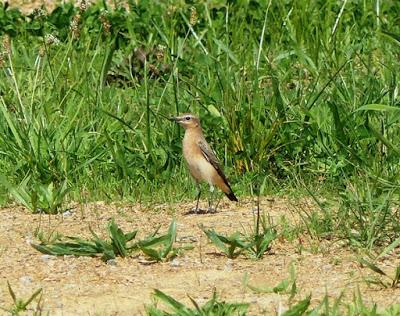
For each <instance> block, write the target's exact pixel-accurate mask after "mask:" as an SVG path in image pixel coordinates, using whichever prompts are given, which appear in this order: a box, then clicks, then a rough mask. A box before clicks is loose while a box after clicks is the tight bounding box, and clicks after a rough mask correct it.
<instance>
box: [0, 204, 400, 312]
mask: <svg viewBox="0 0 400 316" xmlns="http://www.w3.org/2000/svg"><path fill="white" fill-rule="evenodd" d="M253 207H254V203H251V202H247V203H241V204H240V205H235V204H230V203H228V202H223V203H222V205H221V209H220V211H219V212H218V213H217V214H206V215H184V213H185V212H186V211H187V210H188V208H189V205H175V206H169V207H168V206H159V207H152V208H145V207H140V206H137V205H117V204H112V205H106V204H104V203H93V204H89V205H81V206H77V207H75V208H74V209H73V210H72V211H71V215H70V216H64V217H62V216H60V215H59V216H48V215H45V216H40V215H32V214H29V212H28V211H26V210H24V209H23V208H20V207H15V208H4V209H1V210H0V307H9V306H11V303H12V301H11V297H10V295H9V294H8V290H7V285H6V281H7V280H8V281H9V282H10V284H11V285H12V287H13V289H14V290H15V292H16V293H17V295H18V296H19V297H21V298H26V297H28V296H29V295H30V294H31V293H33V291H34V290H36V289H38V288H42V289H43V302H42V306H43V310H44V311H45V312H47V311H48V312H50V315H142V314H144V309H145V304H150V303H151V302H152V297H151V293H152V292H153V289H160V290H162V291H164V292H165V293H167V294H169V295H171V296H173V297H174V298H176V299H178V300H181V301H183V302H185V303H187V304H188V305H190V301H189V299H188V297H187V295H190V296H191V297H192V298H194V299H195V300H196V301H198V302H199V303H200V304H202V303H204V302H205V301H206V300H207V299H209V298H210V297H211V295H212V293H213V290H214V289H216V291H217V293H218V294H219V295H220V297H221V299H223V300H226V301H229V302H246V303H250V304H251V307H250V310H249V312H250V313H249V314H250V315H262V314H265V315H273V314H275V313H276V310H278V309H279V308H285V307H287V305H288V295H284V294H256V293H254V292H252V291H251V290H250V289H248V288H245V287H244V286H243V278H244V276H245V274H246V273H247V274H248V275H249V279H250V283H251V284H252V285H256V286H271V287H272V286H275V285H277V284H278V283H279V282H281V281H282V280H283V279H285V278H287V277H288V275H289V266H290V264H291V263H292V262H293V264H294V265H295V267H296V270H297V286H298V289H299V293H298V294H297V296H296V298H297V299H299V300H300V299H302V298H305V297H306V296H307V295H308V294H309V293H311V294H312V302H313V304H317V303H318V302H320V301H321V299H322V298H323V297H324V295H325V293H328V295H329V296H330V297H332V298H333V297H337V296H338V295H339V294H340V293H341V291H343V290H345V293H346V294H347V295H348V297H349V298H350V297H351V296H352V294H353V292H354V290H355V289H356V288H357V287H358V286H359V287H360V289H361V291H362V293H363V297H364V298H365V301H366V302H376V303H378V305H379V306H382V307H384V306H387V305H389V304H394V303H400V289H395V290H393V289H390V290H389V289H379V288H368V287H367V286H366V284H365V282H362V281H361V280H362V276H365V275H368V274H370V271H369V270H368V269H366V268H364V269H362V268H361V267H360V265H359V264H358V263H356V262H355V254H354V253H352V252H350V251H349V249H347V248H345V247H343V246H339V243H333V242H329V243H327V242H317V241H315V240H314V241H313V240H308V239H307V237H304V238H302V239H301V240H299V241H294V242H288V241H285V240H283V239H281V238H278V239H277V240H276V241H275V242H274V243H273V246H272V250H271V253H269V254H268V255H266V256H265V257H264V258H263V259H262V260H258V261H255V260H252V259H249V258H246V257H244V256H240V257H238V258H236V259H234V260H230V259H228V258H226V257H224V256H222V255H221V254H220V251H218V250H217V249H216V248H215V247H214V246H213V245H212V244H210V243H209V242H208V241H207V238H206V236H205V235H204V233H203V232H202V231H201V230H200V229H199V227H198V225H199V224H203V225H205V226H206V227H212V228H215V229H216V230H217V231H218V232H230V233H232V232H234V231H235V230H239V231H243V230H249V229H250V226H251V225H252V223H253V211H252V209H253ZM291 208H292V205H291V203H289V202H288V201H287V200H285V199H275V200H274V201H269V200H266V199H265V200H263V202H262V209H263V211H265V212H268V213H269V215H271V216H272V218H273V220H274V222H276V223H278V221H279V220H278V219H279V218H280V217H281V216H282V215H285V216H286V217H287V218H288V219H289V220H290V221H295V220H296V219H295V218H294V217H293V212H291V211H290V209H291ZM111 217H114V218H115V220H116V222H117V223H118V224H119V225H120V226H121V227H122V228H123V229H124V230H126V231H129V230H133V229H139V236H138V237H139V238H141V237H143V236H146V235H147V234H148V233H150V232H152V231H154V230H155V228H156V227H157V226H158V225H160V224H161V225H162V226H161V231H166V230H167V228H168V225H169V223H170V222H171V220H172V218H174V217H175V218H176V219H177V222H178V238H177V239H178V245H179V244H180V243H179V241H185V243H187V242H191V244H192V245H193V246H194V249H192V250H189V251H186V252H184V253H183V254H182V255H180V256H179V257H177V258H176V259H174V260H173V261H172V262H165V263H154V264H149V263H148V262H147V261H146V260H145V258H143V257H141V256H133V257H130V258H125V259H122V258H117V259H116V265H110V264H106V263H104V262H103V261H101V260H100V258H88V257H71V256H66V257H53V256H47V255H43V254H41V253H40V252H38V251H36V250H35V249H34V248H32V247H31V246H30V243H31V242H32V241H34V242H38V240H37V239H36V238H35V237H34V235H35V232H39V231H40V232H41V233H42V234H43V235H44V236H49V235H50V234H51V233H53V234H54V233H60V234H63V235H64V236H81V237H85V236H90V233H89V231H88V227H89V226H90V227H92V228H93V230H94V231H95V232H97V233H98V234H100V235H101V234H104V232H105V227H106V225H107V222H108V221H109V219H110V218H111ZM278 230H279V228H278ZM300 244H301V247H300ZM316 245H318V247H316ZM300 248H303V250H302V251H301V253H300V252H299V249H300ZM316 248H318V251H315V249H316ZM312 249H314V250H312ZM311 250H312V251H311ZM396 264H400V259H399V256H398V255H397V256H395V255H393V256H391V257H388V258H386V259H385V260H383V261H382V262H381V263H380V265H381V266H382V267H384V269H387V270H388V271H392V270H393V269H394V266H395V265H396ZM32 306H34V305H32Z"/></svg>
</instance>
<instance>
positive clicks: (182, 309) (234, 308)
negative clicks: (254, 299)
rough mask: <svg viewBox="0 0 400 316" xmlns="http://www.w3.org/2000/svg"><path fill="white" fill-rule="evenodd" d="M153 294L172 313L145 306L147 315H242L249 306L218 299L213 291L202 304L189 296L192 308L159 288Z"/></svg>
mask: <svg viewBox="0 0 400 316" xmlns="http://www.w3.org/2000/svg"><path fill="white" fill-rule="evenodd" d="M153 296H154V297H155V298H156V299H158V300H160V301H161V302H163V303H164V304H166V305H167V306H168V307H170V308H171V309H172V310H173V314H171V313H169V312H165V311H163V310H161V309H159V308H157V307H156V306H154V305H153V306H147V308H146V313H147V315H148V316H167V315H176V316H205V315H209V316H230V315H237V316H244V315H246V311H247V309H248V307H249V304H237V303H226V302H223V301H222V302H221V301H219V300H218V297H217V294H216V292H215V291H214V293H213V296H212V298H211V299H210V300H209V301H208V302H206V303H205V304H204V305H203V306H199V305H198V304H197V302H196V301H195V300H194V299H193V298H191V297H190V296H189V299H190V301H191V302H192V304H193V306H194V308H192V309H190V308H189V307H187V306H185V305H184V304H182V303H180V302H178V301H177V300H175V299H174V298H172V297H171V296H169V295H167V294H165V293H164V292H161V291H160V290H157V289H156V290H154V294H153Z"/></svg>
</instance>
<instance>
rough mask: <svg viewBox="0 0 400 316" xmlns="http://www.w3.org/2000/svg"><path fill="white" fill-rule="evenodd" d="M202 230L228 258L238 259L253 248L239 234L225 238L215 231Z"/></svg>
mask: <svg viewBox="0 0 400 316" xmlns="http://www.w3.org/2000/svg"><path fill="white" fill-rule="evenodd" d="M200 228H201V229H202V231H203V232H204V233H205V234H206V235H207V237H208V238H209V239H210V241H211V242H212V243H213V244H214V245H215V246H217V247H218V249H220V250H221V251H222V252H223V253H224V254H225V255H226V256H227V257H228V258H231V259H234V258H236V257H237V256H239V255H240V254H241V253H242V252H243V251H245V250H247V249H248V248H249V247H250V246H251V244H249V243H248V242H247V241H246V240H245V239H244V238H243V236H242V235H241V234H240V233H239V232H235V233H233V234H232V235H230V236H224V235H220V234H218V233H216V232H215V230H214V229H206V228H204V227H202V226H201V227H200Z"/></svg>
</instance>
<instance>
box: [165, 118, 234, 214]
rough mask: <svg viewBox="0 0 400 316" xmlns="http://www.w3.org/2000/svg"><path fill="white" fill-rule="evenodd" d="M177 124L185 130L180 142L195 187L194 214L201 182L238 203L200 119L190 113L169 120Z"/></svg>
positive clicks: (211, 210) (197, 208) (197, 211)
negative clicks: (215, 188) (204, 132)
mask: <svg viewBox="0 0 400 316" xmlns="http://www.w3.org/2000/svg"><path fill="white" fill-rule="evenodd" d="M170 120H171V121H174V122H175V123H178V124H179V125H181V126H182V127H183V128H184V129H185V135H184V137H183V140H182V151H183V157H184V158H185V160H186V163H187V166H188V168H189V171H190V174H191V175H192V177H193V178H194V180H195V182H196V187H197V191H198V192H197V202H196V208H195V209H194V211H193V212H194V213H199V200H200V195H201V187H200V183H201V182H207V183H208V184H209V185H210V191H211V192H213V191H214V186H216V187H218V188H219V189H220V190H221V191H222V192H224V193H225V195H226V196H227V197H228V199H229V200H231V201H235V202H238V199H237V197H236V196H235V194H234V193H233V190H232V188H231V186H230V184H229V182H228V179H227V178H226V176H225V174H224V171H223V170H222V167H221V164H220V162H219V160H218V158H217V156H216V155H215V153H214V151H213V150H212V149H211V147H210V145H209V144H208V143H207V141H206V139H205V137H204V134H203V130H202V128H201V124H200V119H199V118H198V117H197V116H195V115H193V114H190V113H185V114H182V115H180V116H176V117H172V118H171V119H170ZM213 211H214V212H215V211H216V209H215V210H213V209H212V208H211V202H210V200H209V209H208V212H213Z"/></svg>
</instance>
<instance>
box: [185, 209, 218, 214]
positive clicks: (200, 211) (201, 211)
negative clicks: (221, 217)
mask: <svg viewBox="0 0 400 316" xmlns="http://www.w3.org/2000/svg"><path fill="white" fill-rule="evenodd" d="M214 213H217V210H216V209H215V208H213V207H209V208H208V209H204V208H197V209H196V208H195V207H194V208H191V209H190V210H189V211H187V212H186V213H185V215H201V214H214Z"/></svg>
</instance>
